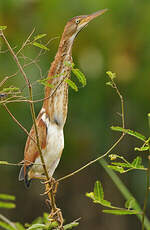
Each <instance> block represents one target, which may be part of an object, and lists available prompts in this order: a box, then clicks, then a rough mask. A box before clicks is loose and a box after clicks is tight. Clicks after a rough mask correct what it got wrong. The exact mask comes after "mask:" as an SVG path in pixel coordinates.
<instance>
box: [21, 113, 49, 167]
mask: <svg viewBox="0 0 150 230" xmlns="http://www.w3.org/2000/svg"><path fill="white" fill-rule="evenodd" d="M36 125H37V130H38V137H39V143H40V147H41V150H43V149H45V147H46V139H47V126H46V124H45V122H44V121H43V120H42V118H41V116H38V118H37V121H36ZM30 136H31V137H32V138H33V139H34V140H35V141H33V140H32V139H31V137H30ZM30 136H28V139H27V142H26V145H25V151H24V163H25V165H30V164H32V163H34V161H35V159H36V158H37V157H38V156H39V150H38V147H37V144H36V142H37V140H36V132H35V128H34V126H32V128H31V130H30Z"/></svg>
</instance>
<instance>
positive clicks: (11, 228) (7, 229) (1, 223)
mask: <svg viewBox="0 0 150 230" xmlns="http://www.w3.org/2000/svg"><path fill="white" fill-rule="evenodd" d="M0 227H2V228H3V229H6V230H16V228H13V227H12V226H10V225H9V224H7V223H5V222H3V221H0Z"/></svg>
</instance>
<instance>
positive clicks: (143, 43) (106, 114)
mask: <svg viewBox="0 0 150 230" xmlns="http://www.w3.org/2000/svg"><path fill="white" fill-rule="evenodd" d="M103 8H108V9H109V11H108V12H107V13H106V14H104V15H103V16H101V17H100V18H97V19H96V20H95V21H93V22H92V23H90V24H89V26H88V27H87V28H86V29H85V30H84V31H82V32H81V33H80V35H79V36H78V38H77V39H76V41H75V44H74V48H73V57H74V62H75V63H76V66H77V67H79V68H80V69H81V70H82V71H83V72H84V73H85V74H86V76H87V81H88V82H87V86H86V87H85V88H82V89H81V90H80V91H79V92H78V93H75V92H74V91H72V90H70V95H69V113H68V119H67V123H66V126H65V149H64V152H63V156H62V159H61V162H60V165H59V167H58V169H57V170H56V173H55V177H56V178H58V177H61V176H63V175H65V174H67V173H69V172H72V171H73V170H75V169H77V168H79V167H80V166H82V165H83V164H85V163H86V162H88V161H89V160H91V159H94V158H95V157H96V156H98V155H99V154H102V153H104V151H106V150H107V149H108V148H109V146H110V145H111V143H113V141H114V140H115V139H116V137H117V134H116V133H114V132H112V131H111V130H110V129H109V127H110V126H112V125H119V121H120V117H119V116H118V115H117V113H116V112H119V111H120V107H119V106H120V102H119V100H118V98H117V96H116V95H115V93H114V92H112V91H111V90H110V88H109V87H107V86H106V85H105V83H106V81H107V79H106V74H105V72H106V71H107V70H111V71H112V72H116V73H117V75H118V77H117V80H118V84H119V86H120V88H121V90H122V94H123V95H124V98H125V106H126V125H127V128H131V129H133V130H137V131H139V132H141V133H144V134H145V135H146V134H147V136H148V132H149V130H148V123H147V113H148V112H150V111H149V104H150V93H149V92H150V90H149V88H150V87H149V86H150V77H149V74H150V67H149V60H150V42H149V41H150V30H149V21H150V14H149V12H150V1H148V0H143V1H135V0H127V1H124V0H123V1H113V0H101V1H99V0H92V1H91V0H86V1H85V0H76V1H74V0H61V1H58V0H55V1H54V0H53V1H49V0H5V1H2V0H1V1H0V25H7V26H8V28H7V30H5V34H6V36H7V38H8V39H9V41H10V43H11V45H12V47H14V48H15V50H17V49H19V46H20V45H21V44H22V42H23V41H24V40H25V39H26V38H27V36H28V34H29V33H30V32H31V31H32V29H33V28H34V27H35V28H36V34H39V33H43V34H44V33H47V37H45V38H43V39H44V41H45V43H46V42H47V41H48V40H49V39H52V38H55V37H58V38H57V39H54V40H53V41H51V42H50V44H49V45H48V48H49V49H50V50H49V51H48V52H47V53H46V54H45V55H43V56H41V57H40V62H39V65H40V67H41V69H42V76H43V77H46V76H47V72H48V69H49V67H50V63H51V62H52V60H53V59H54V56H55V53H56V51H57V47H58V44H59V40H60V36H61V33H62V31H63V28H64V26H65V23H66V22H67V20H68V19H70V18H71V17H73V16H76V15H81V14H89V13H92V12H94V11H97V10H99V9H103ZM5 48H6V47H5V46H3V44H2V41H1V40H0V49H1V50H5ZM38 52H39V49H38V48H37V47H33V48H32V49H31V48H30V49H27V48H26V49H25V54H26V55H27V56H29V57H30V58H34V57H35V56H36V55H37V54H38ZM16 70H17V68H16V66H15V64H14V62H13V60H12V58H11V56H10V55H9V54H8V52H6V53H3V54H0V81H1V80H2V79H3V78H4V76H6V75H11V74H13V73H14V72H15V71H16ZM26 72H27V73H28V77H29V78H30V80H31V82H32V83H33V90H34V98H35V99H37V98H41V97H42V96H43V87H42V86H40V84H38V83H36V80H37V79H40V73H39V70H38V69H37V68H36V66H35V65H32V66H29V67H28V68H26ZM14 79H15V80H13V79H11V80H10V81H9V82H8V84H9V85H11V84H12V85H15V86H16V87H21V88H23V87H24V86H25V83H24V81H23V78H22V77H21V76H20V75H18V76H17V77H16V78H14ZM8 84H6V86H7V85H8ZM23 92H24V94H25V95H27V89H26V88H25V89H24V91H23ZM40 106H41V104H40V103H39V104H36V111H37V113H38V111H39V109H40ZM9 108H10V110H11V111H12V112H13V114H15V115H16V118H17V119H18V120H19V121H21V122H22V124H24V126H25V127H26V128H27V129H28V130H29V129H30V127H31V125H32V121H31V116H30V111H29V106H28V105H27V104H13V105H9ZM0 121H1V122H0V160H6V161H9V162H19V161H21V160H22V159H23V149H24V144H25V140H26V135H25V134H24V133H23V131H22V130H20V128H19V127H17V125H16V124H15V123H14V122H13V121H12V120H11V119H10V117H9V116H8V114H7V113H6V112H5V111H4V110H3V109H2V108H0ZM137 145H138V143H137V142H136V143H135V140H134V139H133V138H132V137H128V139H127V138H126V139H125V140H124V141H123V143H121V145H120V148H119V152H121V153H122V152H123V153H124V154H125V156H127V157H128V158H129V159H131V160H132V159H133V158H135V156H136V153H134V152H133V148H134V146H137ZM113 153H118V152H117V151H116V152H113ZM18 173H19V168H17V167H8V166H7V167H6V166H1V167H0V192H1V193H10V194H14V195H15V196H16V197H17V200H16V205H17V206H16V210H11V211H10V210H9V211H7V212H6V211H5V213H4V214H6V215H7V216H8V217H9V218H11V219H13V220H15V221H22V222H30V221H32V220H33V219H34V218H35V217H37V216H40V215H42V213H43V210H46V205H45V203H44V198H43V197H42V196H39V194H40V193H41V192H42V185H41V184H40V183H39V182H33V183H32V187H31V189H30V190H28V191H27V190H26V189H25V188H24V185H23V184H22V183H20V182H18V180H17V177H18ZM123 178H124V180H125V183H126V184H127V185H128V186H129V188H130V190H131V191H132V192H133V193H134V194H135V196H136V197H137V199H138V200H139V202H140V203H141V204H143V196H144V189H145V185H146V177H145V173H143V172H142V173H141V172H138V173H136V172H134V173H132V172H130V173H129V174H128V175H126V176H124V177H123ZM97 179H99V180H101V181H102V183H103V186H104V188H105V193H106V194H105V196H106V197H111V200H113V201H114V203H118V204H120V205H121V204H123V203H124V200H123V198H122V197H121V196H120V194H119V192H118V191H117V189H116V188H115V186H113V184H112V182H111V180H110V179H109V177H108V176H107V175H106V174H105V173H104V171H103V170H102V169H101V168H100V167H99V165H98V164H97V165H93V167H92V166H91V167H89V168H88V169H86V170H84V171H83V172H82V173H80V174H78V175H76V176H74V177H72V178H70V179H67V180H66V181H64V182H62V183H60V186H59V190H58V194H57V203H58V206H59V207H60V208H62V210H63V213H64V217H65V219H66V220H67V221H72V220H74V219H76V218H78V217H82V220H81V225H80V229H95V230H97V229H99V228H100V227H101V226H103V229H109V228H110V226H112V225H113V227H114V228H115V229H116V230H117V229H118V230H119V229H122V230H124V229H129V228H130V229H132V228H135V229H138V223H137V219H136V217H131V216H126V217H117V216H116V217H115V216H111V215H107V214H101V213H100V207H96V206H95V205H94V204H91V202H90V201H89V200H88V199H87V198H86V197H85V193H86V192H88V191H91V190H92V188H93V184H94V182H95V181H96V180H97ZM131 218H132V219H131ZM108 220H109V221H108ZM131 220H132V221H131Z"/></svg>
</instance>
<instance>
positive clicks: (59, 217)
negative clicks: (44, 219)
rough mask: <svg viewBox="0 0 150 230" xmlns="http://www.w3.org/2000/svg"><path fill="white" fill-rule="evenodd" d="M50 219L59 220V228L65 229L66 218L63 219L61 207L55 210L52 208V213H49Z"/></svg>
mask: <svg viewBox="0 0 150 230" xmlns="http://www.w3.org/2000/svg"><path fill="white" fill-rule="evenodd" d="M49 219H50V220H54V221H56V222H58V224H59V229H60V230H64V228H63V223H64V219H63V216H62V212H61V209H59V208H56V210H55V211H54V210H52V211H51V213H50V215H49Z"/></svg>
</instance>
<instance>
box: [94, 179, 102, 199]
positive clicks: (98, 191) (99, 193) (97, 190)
mask: <svg viewBox="0 0 150 230" xmlns="http://www.w3.org/2000/svg"><path fill="white" fill-rule="evenodd" d="M94 197H95V200H98V201H101V200H103V199H104V190H103V186H102V184H101V183H100V181H96V182H95V185H94Z"/></svg>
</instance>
